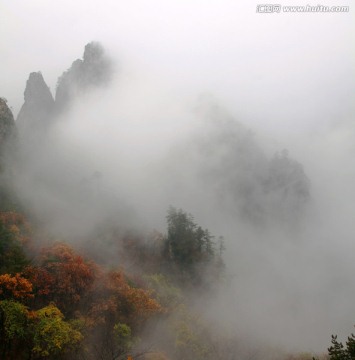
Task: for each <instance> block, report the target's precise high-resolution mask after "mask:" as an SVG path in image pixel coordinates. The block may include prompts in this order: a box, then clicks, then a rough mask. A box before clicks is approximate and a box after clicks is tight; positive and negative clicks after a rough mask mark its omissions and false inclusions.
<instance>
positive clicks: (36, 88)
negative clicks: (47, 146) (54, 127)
mask: <svg viewBox="0 0 355 360" xmlns="http://www.w3.org/2000/svg"><path fill="white" fill-rule="evenodd" d="M24 98H25V102H24V104H23V105H22V108H21V110H20V112H19V114H18V117H17V124H18V127H19V130H20V132H21V133H24V132H27V130H29V129H31V130H33V129H37V128H46V127H47V126H48V123H49V121H50V118H51V115H52V112H53V109H54V100H53V96H52V94H51V92H50V90H49V87H48V86H47V84H46V83H45V81H44V79H43V76H42V74H41V73H40V72H33V73H31V74H30V76H29V78H28V80H27V83H26V89H25V93H24Z"/></svg>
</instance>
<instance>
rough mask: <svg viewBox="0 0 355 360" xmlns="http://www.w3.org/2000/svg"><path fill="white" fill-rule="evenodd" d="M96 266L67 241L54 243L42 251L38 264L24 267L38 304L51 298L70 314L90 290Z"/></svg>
mask: <svg viewBox="0 0 355 360" xmlns="http://www.w3.org/2000/svg"><path fill="white" fill-rule="evenodd" d="M96 271H97V267H96V265H95V264H94V263H92V262H88V261H85V260H84V258H83V257H82V256H80V255H78V254H76V253H75V251H74V250H73V249H72V248H71V247H70V246H69V245H67V244H64V243H56V244H54V245H53V246H52V247H50V248H45V249H43V250H42V254H41V256H40V259H39V262H38V266H37V267H31V268H28V269H27V276H28V278H29V279H30V280H31V282H32V283H33V286H34V292H35V294H36V296H37V297H38V299H39V300H41V301H40V305H43V304H44V303H48V301H54V302H55V303H56V304H57V305H58V306H59V307H60V308H61V310H62V311H64V313H65V314H71V313H73V312H74V311H75V309H76V306H77V305H78V304H79V302H80V301H81V300H82V298H83V297H84V296H85V295H86V294H87V293H88V292H89V291H90V290H91V288H92V286H93V284H94V281H95V277H96Z"/></svg>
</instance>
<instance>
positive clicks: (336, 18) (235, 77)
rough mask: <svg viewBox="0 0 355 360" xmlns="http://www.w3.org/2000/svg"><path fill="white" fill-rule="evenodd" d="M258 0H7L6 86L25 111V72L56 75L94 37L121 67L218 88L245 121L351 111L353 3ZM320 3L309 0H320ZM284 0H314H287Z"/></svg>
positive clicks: (309, 121)
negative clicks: (291, 9)
mask: <svg viewBox="0 0 355 360" xmlns="http://www.w3.org/2000/svg"><path fill="white" fill-rule="evenodd" d="M257 4H258V3H257V2H252V1H249V0H248V1H240V0H239V1H238V0H233V1H230V0H219V1H217V0H204V1H202V0H192V1H187V0H186V1H184V0H183V1H161V0H158V1H157V0H153V1H149V2H148V1H143V0H132V1H107V0H104V1H97V0H87V1H68V0H62V1H46V0H32V1H20V0H19V1H8V0H1V2H0V31H1V42H0V53H1V59H2V60H1V65H2V69H1V70H2V71H1V75H0V76H1V78H0V94H1V96H4V97H5V98H7V99H8V100H9V103H10V105H11V106H12V107H13V109H14V112H15V113H16V114H17V112H18V111H19V109H20V107H21V104H22V98H23V91H24V86H25V82H26V79H27V78H28V74H29V73H30V72H31V71H38V70H41V71H42V73H43V75H44V77H45V80H46V81H47V83H48V85H49V86H50V88H51V89H52V91H53V90H54V89H55V84H56V79H57V77H58V76H59V75H60V74H61V73H62V72H63V70H65V69H67V68H68V67H69V66H70V65H71V63H72V61H73V60H74V59H76V58H79V57H81V56H82V52H83V46H84V45H85V44H86V43H88V42H89V41H91V40H97V41H101V42H103V44H104V45H105V46H106V48H107V49H108V51H110V52H111V53H112V54H113V55H114V57H115V58H116V59H117V60H119V61H120V62H121V66H122V67H123V68H124V69H128V68H129V69H130V70H131V71H132V72H134V71H137V72H138V71H143V72H146V73H147V74H149V76H151V77H152V78H154V77H156V79H157V80H158V79H159V81H160V82H164V83H165V84H166V85H165V86H166V87H167V88H170V89H171V90H172V91H175V92H177V93H179V92H181V94H184V95H187V96H191V97H193V96H196V95H198V94H199V93H201V92H211V93H213V94H215V95H216V96H217V97H218V98H219V99H220V100H221V101H222V102H223V103H224V104H226V105H227V106H228V107H229V108H230V109H232V111H234V112H235V113H236V114H237V115H239V116H240V117H242V118H244V121H247V122H248V121H249V122H251V123H256V124H257V125H258V126H261V127H263V128H265V129H272V130H274V129H276V128H277V129H278V131H290V132H298V131H301V132H302V131H304V130H305V129H307V130H308V129H311V130H312V129H313V128H314V125H315V124H316V126H319V125H323V124H324V122H328V121H335V120H339V119H341V118H346V117H348V116H349V113H350V112H351V109H352V110H353V106H354V105H353V103H354V102H353V101H352V100H353V99H352V97H353V94H354V80H353V79H354V75H355V74H354V46H353V43H354V34H355V29H354V28H355V21H354V14H355V12H354V9H352V7H351V1H349V0H342V1H340V0H333V1H330V2H329V1H328V2H327V3H326V4H324V5H349V6H350V12H348V13H328V14H326V13H307V14H301V13H293V14H289V13H282V12H281V13H278V14H277V13H274V14H261V13H257V12H256V7H257ZM317 4H318V3H314V4H311V5H317ZM281 5H307V2H302V1H298V2H297V1H291V0H287V1H284V2H282V3H281Z"/></svg>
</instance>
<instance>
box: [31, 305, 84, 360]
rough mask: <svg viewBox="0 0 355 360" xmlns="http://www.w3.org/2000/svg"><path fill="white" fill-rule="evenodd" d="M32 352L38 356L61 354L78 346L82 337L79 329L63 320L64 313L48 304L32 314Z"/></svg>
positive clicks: (51, 356) (52, 356)
mask: <svg viewBox="0 0 355 360" xmlns="http://www.w3.org/2000/svg"><path fill="white" fill-rule="evenodd" d="M32 326H33V328H32V331H33V348H32V352H33V353H34V354H35V355H36V356H37V357H39V358H41V357H50V358H51V359H53V358H54V357H55V356H56V355H59V354H62V353H64V352H67V351H69V350H72V349H75V348H76V347H78V345H79V344H80V342H81V341H82V339H83V336H82V334H81V333H80V331H78V330H76V329H74V328H73V326H72V325H71V324H70V323H68V322H66V321H64V315H63V314H62V312H61V311H60V310H59V309H58V308H57V307H56V306H55V305H54V304H50V305H48V306H46V307H44V308H42V309H40V310H38V311H36V312H35V313H34V314H33V325H32Z"/></svg>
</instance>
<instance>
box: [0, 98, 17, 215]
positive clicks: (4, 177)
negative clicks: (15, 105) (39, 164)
mask: <svg viewBox="0 0 355 360" xmlns="http://www.w3.org/2000/svg"><path fill="white" fill-rule="evenodd" d="M16 144H17V128H16V124H15V121H14V117H13V115H12V112H11V110H10V109H9V107H8V106H7V104H6V100H5V99H2V98H0V210H13V209H14V208H15V196H14V194H13V191H12V183H13V182H12V180H13V178H12V162H13V155H14V150H15V149H16Z"/></svg>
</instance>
